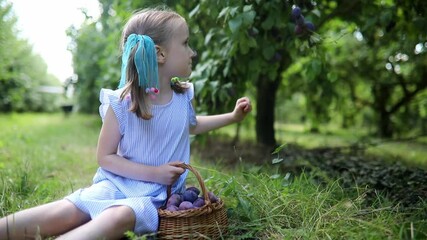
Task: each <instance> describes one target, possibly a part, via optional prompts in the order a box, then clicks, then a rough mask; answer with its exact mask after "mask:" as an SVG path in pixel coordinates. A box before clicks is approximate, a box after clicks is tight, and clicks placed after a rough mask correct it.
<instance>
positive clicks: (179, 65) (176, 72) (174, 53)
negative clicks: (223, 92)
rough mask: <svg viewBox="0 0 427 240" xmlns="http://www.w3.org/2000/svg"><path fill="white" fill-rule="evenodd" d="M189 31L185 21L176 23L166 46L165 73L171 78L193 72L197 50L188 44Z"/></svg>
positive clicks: (186, 75)
mask: <svg viewBox="0 0 427 240" xmlns="http://www.w3.org/2000/svg"><path fill="white" fill-rule="evenodd" d="M188 38H189V31H188V26H187V23H186V22H185V21H180V22H179V23H177V24H176V26H175V29H174V32H173V34H172V39H169V41H168V42H167V45H166V46H165V49H164V50H165V62H164V65H163V68H164V71H165V72H164V73H165V74H167V76H168V77H169V78H172V77H188V76H190V74H191V67H192V58H193V57H195V56H196V54H195V52H194V51H193V50H192V49H191V48H190V46H189V45H188Z"/></svg>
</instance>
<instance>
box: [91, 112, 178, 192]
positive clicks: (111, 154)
mask: <svg viewBox="0 0 427 240" xmlns="http://www.w3.org/2000/svg"><path fill="white" fill-rule="evenodd" d="M120 139H121V135H120V131H119V123H118V121H117V118H116V116H115V115H114V112H113V110H112V108H111V107H109V108H108V110H107V113H106V115H105V118H104V123H103V125H102V128H101V132H100V134H99V139H98V149H97V154H96V155H97V160H98V164H99V166H100V167H102V168H103V169H105V170H107V171H110V172H112V173H114V174H117V175H120V176H123V177H126V178H131V179H136V180H142V181H148V182H156V183H160V184H164V185H171V184H173V183H174V182H175V181H176V180H177V179H178V177H179V176H180V175H181V174H182V173H183V172H184V171H185V170H184V169H182V168H180V167H176V166H175V164H176V163H178V162H171V163H168V164H165V165H161V166H158V167H156V166H148V165H143V164H139V163H135V162H132V161H129V160H127V159H125V158H123V157H121V156H119V155H117V147H118V145H119V142H120Z"/></svg>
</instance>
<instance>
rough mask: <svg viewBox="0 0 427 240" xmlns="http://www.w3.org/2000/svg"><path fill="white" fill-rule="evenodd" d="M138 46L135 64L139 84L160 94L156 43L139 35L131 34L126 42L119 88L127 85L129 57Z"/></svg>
mask: <svg viewBox="0 0 427 240" xmlns="http://www.w3.org/2000/svg"><path fill="white" fill-rule="evenodd" d="M138 43H139V44H138ZM137 44H138V48H137V49H136V51H135V56H134V64H135V67H136V70H137V72H138V81H139V82H138V84H139V86H140V87H143V88H144V89H156V91H157V92H158V87H159V73H158V66H157V54H156V48H155V45H154V41H153V39H151V38H150V37H149V36H147V35H139V34H130V35H129V37H128V38H127V40H126V43H125V46H124V50H123V55H122V69H121V71H122V72H121V78H120V84H119V88H122V87H124V86H125V84H126V70H127V64H128V61H129V55H130V53H131V51H132V49H133V48H134V47H135V46H136V45H137ZM151 92H152V91H151ZM147 93H148V92H147Z"/></svg>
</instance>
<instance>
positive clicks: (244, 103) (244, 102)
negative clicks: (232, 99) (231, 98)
mask: <svg viewBox="0 0 427 240" xmlns="http://www.w3.org/2000/svg"><path fill="white" fill-rule="evenodd" d="M251 111H252V105H251V101H250V100H249V98H247V97H242V98H239V99H238V100H237V101H236V106H235V107H234V110H233V118H234V119H235V120H236V122H240V121H242V120H243V119H244V118H245V117H246V115H247V114H248V113H250V112H251Z"/></svg>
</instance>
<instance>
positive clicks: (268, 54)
mask: <svg viewBox="0 0 427 240" xmlns="http://www.w3.org/2000/svg"><path fill="white" fill-rule="evenodd" d="M275 52H276V49H275V48H274V46H271V45H270V46H266V47H265V48H264V49H263V50H262V55H263V56H264V58H265V60H270V59H271V58H272V57H273V55H274V53H275Z"/></svg>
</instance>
